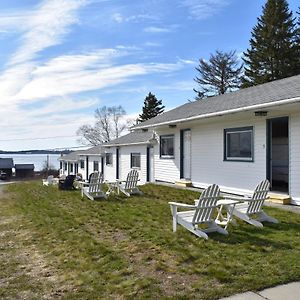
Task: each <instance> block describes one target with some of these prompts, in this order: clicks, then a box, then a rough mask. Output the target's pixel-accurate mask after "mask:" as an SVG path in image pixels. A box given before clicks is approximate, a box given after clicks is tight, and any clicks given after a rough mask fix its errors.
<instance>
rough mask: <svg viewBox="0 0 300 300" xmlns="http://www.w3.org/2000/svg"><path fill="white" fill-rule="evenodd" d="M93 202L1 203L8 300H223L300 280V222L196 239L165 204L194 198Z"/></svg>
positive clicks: (72, 196)
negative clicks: (174, 229) (176, 224)
mask: <svg viewBox="0 0 300 300" xmlns="http://www.w3.org/2000/svg"><path fill="white" fill-rule="evenodd" d="M142 190H143V192H144V195H143V196H136V197H131V198H129V199H127V198H125V197H122V196H115V197H111V198H110V199H108V200H103V201H97V202H93V201H90V200H88V199H86V198H85V199H81V198H80V193H79V192H78V191H70V192H68V191H58V190H57V189H56V188H55V187H42V186H41V184H40V182H31V183H19V184H15V185H10V186H9V187H8V188H7V191H6V193H4V194H2V195H1V194H0V198H1V200H0V236H1V245H0V270H1V272H0V298H1V299H16V298H26V299H41V298H42V297H44V298H47V299H57V298H60V299H103V298H105V299H133V298H134V299H144V298H150V299H152V298H158V297H159V298H160V299H193V298H197V299H218V298H220V297H222V296H228V295H231V294H234V293H238V292H243V291H247V290H260V289H263V288H265V287H270V286H274V285H277V284H280V283H286V282H290V281H294V280H300V267H299V259H300V215H297V214H293V213H291V212H286V211H281V210H278V209H275V208H266V209H265V210H266V211H267V212H268V213H269V214H270V215H271V216H274V217H275V218H277V219H279V220H280V224H266V226H264V228H262V229H260V228H255V227H253V226H250V225H248V224H246V223H242V222H238V225H237V226H229V232H230V234H229V235H228V236H222V235H219V234H217V233H214V234H210V235H209V240H207V241H205V240H203V239H200V238H197V237H196V236H194V235H192V234H191V233H189V232H188V231H187V230H185V229H184V228H182V227H181V226H179V228H178V231H177V232H176V234H174V233H173V232H172V222H171V213H170V208H169V206H168V204H167V202H168V201H174V200H175V201H184V202H190V203H192V202H193V199H194V198H195V197H198V196H199V195H198V194H197V193H195V192H191V191H185V190H178V189H173V188H169V187H165V186H154V185H145V186H143V187H142Z"/></svg>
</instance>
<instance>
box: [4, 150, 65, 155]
mask: <svg viewBox="0 0 300 300" xmlns="http://www.w3.org/2000/svg"><path fill="white" fill-rule="evenodd" d="M70 152H71V150H62V151H51V150H50V151H49V150H22V151H3V150H0V154H68V153H70Z"/></svg>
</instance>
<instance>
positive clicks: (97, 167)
mask: <svg viewBox="0 0 300 300" xmlns="http://www.w3.org/2000/svg"><path fill="white" fill-rule="evenodd" d="M94 171H99V163H98V162H97V161H94Z"/></svg>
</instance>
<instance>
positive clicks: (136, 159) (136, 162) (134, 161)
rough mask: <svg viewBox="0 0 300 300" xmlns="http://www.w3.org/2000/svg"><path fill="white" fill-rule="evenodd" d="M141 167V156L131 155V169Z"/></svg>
mask: <svg viewBox="0 0 300 300" xmlns="http://www.w3.org/2000/svg"><path fill="white" fill-rule="evenodd" d="M140 167H141V154H140V153H131V168H140Z"/></svg>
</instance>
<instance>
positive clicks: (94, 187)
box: [89, 172, 103, 194]
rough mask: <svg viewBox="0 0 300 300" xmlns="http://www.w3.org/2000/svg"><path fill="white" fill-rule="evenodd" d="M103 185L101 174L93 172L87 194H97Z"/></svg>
mask: <svg viewBox="0 0 300 300" xmlns="http://www.w3.org/2000/svg"><path fill="white" fill-rule="evenodd" d="M102 183H103V175H102V173H99V172H95V173H92V174H91V175H90V184H89V194H93V193H99V192H100V191H101V185H102Z"/></svg>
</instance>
